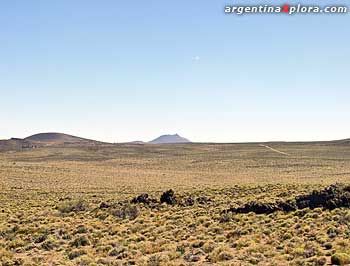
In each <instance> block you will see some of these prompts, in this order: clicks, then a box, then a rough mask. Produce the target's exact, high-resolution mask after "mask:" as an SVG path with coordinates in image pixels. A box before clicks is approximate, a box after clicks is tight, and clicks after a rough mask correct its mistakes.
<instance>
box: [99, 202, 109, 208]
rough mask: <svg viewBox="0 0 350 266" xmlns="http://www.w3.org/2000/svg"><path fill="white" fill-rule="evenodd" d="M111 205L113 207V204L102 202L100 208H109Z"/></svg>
mask: <svg viewBox="0 0 350 266" xmlns="http://www.w3.org/2000/svg"><path fill="white" fill-rule="evenodd" d="M109 207H111V205H109V204H108V203H106V202H101V204H100V209H108V208H109Z"/></svg>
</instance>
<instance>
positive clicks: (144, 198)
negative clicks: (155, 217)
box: [131, 193, 150, 204]
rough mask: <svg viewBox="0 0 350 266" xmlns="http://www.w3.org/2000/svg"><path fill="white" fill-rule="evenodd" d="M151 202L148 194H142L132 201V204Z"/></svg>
mask: <svg viewBox="0 0 350 266" xmlns="http://www.w3.org/2000/svg"><path fill="white" fill-rule="evenodd" d="M149 202H150V200H149V197H148V194H147V193H144V194H141V195H139V196H137V197H135V198H133V199H132V200H131V203H144V204H149Z"/></svg>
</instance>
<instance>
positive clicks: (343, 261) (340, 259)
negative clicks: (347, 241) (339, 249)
mask: <svg viewBox="0 0 350 266" xmlns="http://www.w3.org/2000/svg"><path fill="white" fill-rule="evenodd" d="M331 263H332V264H333V265H347V264H350V256H349V255H348V254H345V253H335V254H334V255H333V256H332V257H331Z"/></svg>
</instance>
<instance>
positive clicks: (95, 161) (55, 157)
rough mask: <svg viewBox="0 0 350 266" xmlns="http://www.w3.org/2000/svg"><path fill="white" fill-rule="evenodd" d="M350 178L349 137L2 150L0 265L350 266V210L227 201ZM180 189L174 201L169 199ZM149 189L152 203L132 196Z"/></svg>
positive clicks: (279, 197)
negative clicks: (264, 207) (165, 197)
mask: <svg viewBox="0 0 350 266" xmlns="http://www.w3.org/2000/svg"><path fill="white" fill-rule="evenodd" d="M349 181H350V145H349V142H334V143H264V144H259V143H250V144H176V145H151V144H144V145H136V144H117V145H100V146H99V145H92V146H89V145H84V146H74V145H70V146H57V147H40V148H36V149H25V150H19V151H6V152H5V151H4V152H0V188H1V192H0V263H1V264H2V265H3V266H10V265H140V266H142V265H149V266H156V265H174V266H175V265H330V264H331V260H332V263H335V264H338V265H341V264H342V263H343V265H345V264H344V263H346V262H347V260H349V262H350V241H349V236H350V227H349V224H350V209H349V208H334V209H323V208H312V209H309V208H306V209H302V210H295V211H289V212H284V211H276V212H271V213H267V214H256V213H254V212H250V213H231V212H226V211H225V210H228V209H230V208H233V207H239V206H243V205H245V204H246V203H249V202H252V201H254V202H262V203H264V202H265V203H268V202H275V201H283V200H289V199H293V198H294V197H296V196H298V195H304V194H309V193H311V192H312V191H313V190H322V189H323V188H325V187H327V186H329V185H331V184H335V183H344V184H348V183H349ZM170 189H172V190H173V192H174V195H173V197H174V198H175V199H176V203H174V204H167V203H161V202H160V197H161V195H162V194H163V193H164V192H165V191H168V190H170ZM143 193H147V194H148V197H149V199H151V203H140V202H135V201H134V202H133V203H132V202H131V201H132V199H133V198H135V197H137V196H138V195H141V194H143Z"/></svg>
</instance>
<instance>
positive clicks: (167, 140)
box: [149, 134, 191, 144]
mask: <svg viewBox="0 0 350 266" xmlns="http://www.w3.org/2000/svg"><path fill="white" fill-rule="evenodd" d="M149 143H151V144H174V143H191V141H189V140H188V139H186V138H184V137H181V136H179V135H178V134H174V135H162V136H160V137H158V138H156V139H154V140H152V141H150V142H149Z"/></svg>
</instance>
